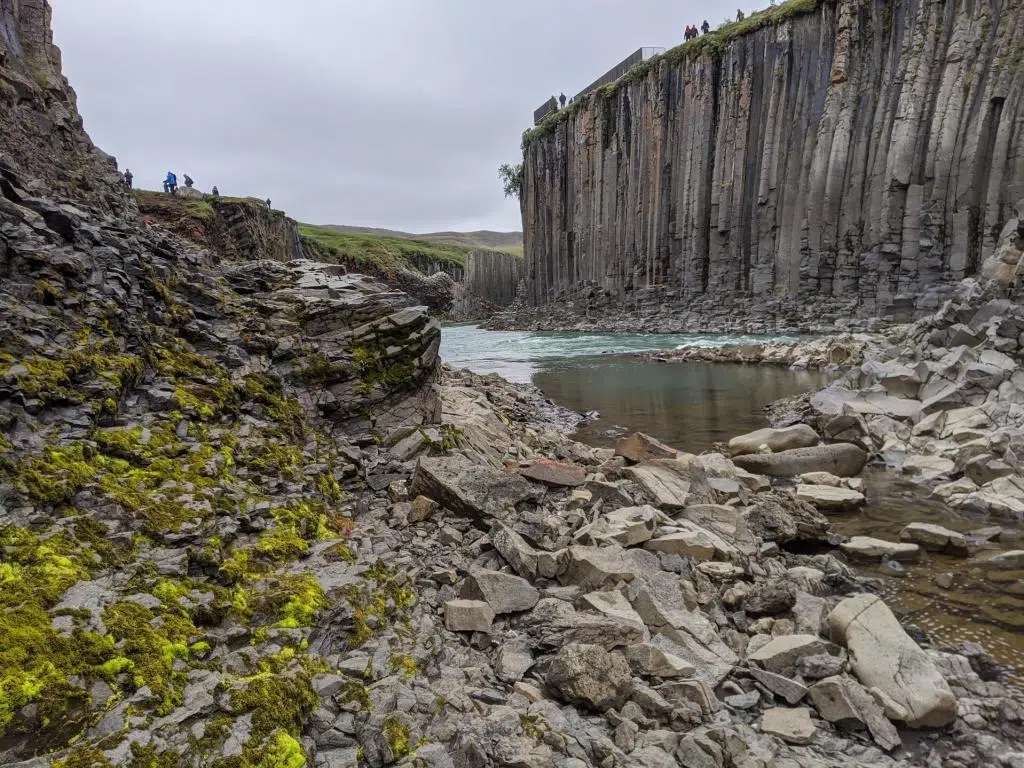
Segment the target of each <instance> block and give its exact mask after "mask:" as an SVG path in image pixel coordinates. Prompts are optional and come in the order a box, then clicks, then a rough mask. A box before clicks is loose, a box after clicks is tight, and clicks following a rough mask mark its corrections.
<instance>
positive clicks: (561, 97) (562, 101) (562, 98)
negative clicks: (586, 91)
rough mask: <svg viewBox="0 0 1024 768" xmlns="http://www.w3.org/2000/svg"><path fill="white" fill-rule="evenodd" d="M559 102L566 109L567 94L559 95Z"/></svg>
mask: <svg viewBox="0 0 1024 768" xmlns="http://www.w3.org/2000/svg"><path fill="white" fill-rule="evenodd" d="M558 103H559V104H561V105H562V109H565V94H564V93H563V94H560V95H559V97H558Z"/></svg>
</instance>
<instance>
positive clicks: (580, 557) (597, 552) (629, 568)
mask: <svg viewBox="0 0 1024 768" xmlns="http://www.w3.org/2000/svg"><path fill="white" fill-rule="evenodd" d="M660 567H661V566H660V564H659V563H658V558H657V556H656V555H653V554H651V553H650V552H644V551H643V550H639V549H629V550H625V549H622V548H620V547H584V546H573V547H570V548H569V566H568V568H567V569H566V571H565V573H564V574H562V576H560V577H559V580H560V581H561V582H562V583H563V584H575V585H576V586H579V587H582V588H584V589H600V588H601V587H604V586H605V585H608V584H616V583H618V582H620V581H632V580H633V578H634V577H635V576H636V574H637V573H639V572H641V571H642V570H644V569H645V568H654V569H660Z"/></svg>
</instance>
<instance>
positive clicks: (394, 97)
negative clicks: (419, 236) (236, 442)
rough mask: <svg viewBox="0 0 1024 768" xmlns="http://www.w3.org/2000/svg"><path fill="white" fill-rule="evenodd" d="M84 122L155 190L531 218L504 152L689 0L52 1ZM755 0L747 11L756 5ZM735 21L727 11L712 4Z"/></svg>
mask: <svg viewBox="0 0 1024 768" xmlns="http://www.w3.org/2000/svg"><path fill="white" fill-rule="evenodd" d="M52 4H53V5H54V27H55V36H56V42H57V43H58V44H59V45H60V46H61V47H62V49H63V51H64V64H65V72H66V73H67V75H68V76H69V78H70V79H71V82H72V84H73V85H74V86H75V88H76V90H77V91H78V94H79V107H80V109H81V111H82V113H83V115H84V117H85V119H86V128H87V129H88V130H89V131H90V133H91V135H92V137H93V139H94V140H95V141H96V142H97V144H99V145H100V146H101V147H102V148H103V149H105V150H106V151H108V152H110V153H112V154H114V155H115V156H117V157H118V160H119V162H120V164H121V166H122V167H130V168H132V170H133V172H134V173H135V175H136V178H137V179H138V181H139V183H140V184H141V185H143V186H147V187H149V188H156V187H158V186H159V182H160V180H161V179H162V177H163V174H164V173H165V172H166V171H167V170H168V169H169V168H170V169H173V170H175V171H177V172H179V173H182V172H187V173H189V174H190V175H192V176H193V177H194V178H195V179H196V182H197V184H198V185H199V186H200V187H201V188H207V189H208V188H209V187H210V186H211V185H212V184H217V185H218V186H219V188H220V189H221V190H222V191H223V192H225V193H226V194H253V195H257V196H260V197H263V196H269V197H271V198H272V199H273V201H274V204H275V206H279V207H282V208H284V209H285V210H287V211H288V212H289V213H290V214H291V215H293V216H295V217H296V218H299V219H301V220H304V221H313V222H320V223H349V224H361V225H368V226H385V227H392V228H396V229H407V230H414V231H427V230H440V229H457V228H463V229H467V228H480V227H487V228H492V229H519V228H520V219H519V211H518V206H517V205H516V204H515V203H514V202H513V201H507V200H505V199H504V198H503V197H502V194H501V189H500V186H499V183H498V180H497V176H496V172H497V166H498V165H499V164H500V163H503V162H510V161H516V160H517V159H518V158H519V141H520V136H521V133H522V131H523V130H524V129H525V128H528V127H529V124H530V120H531V116H532V113H533V110H534V109H535V108H536V107H537V106H539V105H540V103H541V102H542V101H544V100H545V99H546V98H547V97H548V96H550V95H552V94H555V95H557V94H558V92H559V91H564V92H565V93H566V94H567V95H571V94H572V93H574V92H575V91H576V90H578V89H580V88H582V87H583V86H584V85H586V83H588V82H590V81H592V80H593V79H594V78H596V77H597V76H598V75H600V74H601V73H602V72H604V71H605V70H606V69H608V68H609V67H611V66H612V65H614V64H615V63H616V62H617V61H618V60H619V59H621V58H622V57H624V56H626V55H627V54H629V53H630V52H631V51H632V50H635V49H636V48H638V47H640V46H641V45H665V46H670V45H674V44H675V43H677V42H678V41H679V39H680V38H681V35H682V28H683V27H684V26H685V25H686V24H687V23H699V22H700V21H702V20H703V18H704V15H705V14H704V12H703V11H702V10H701V8H702V6H703V7H704V8H708V7H710V4H709V3H703V4H702V3H699V2H692V1H687V0H684V1H683V2H669V0H647V1H646V2H644V1H643V0H636V1H634V2H629V1H628V0H559V1H558V2H551V1H550V0H546V1H542V0H521V1H520V2H501V3H498V2H493V1H487V0H431V1H430V2H423V1H421V0H376V1H375V2H373V3H366V2H359V3H354V2H349V1H348V0H346V1H345V2H335V1H334V0H295V2H292V3H281V2H280V0H273V1H271V0H217V2H209V1H208V0H145V2H139V1H138V0H89V1H88V2H82V1H81V0H52ZM747 10H749V9H747ZM707 15H708V17H709V20H710V21H711V23H712V24H717V23H718V22H720V21H721V20H722V18H721V17H723V16H724V15H725V13H724V12H723V11H722V10H721V6H719V7H718V10H716V11H714V12H708V14H707Z"/></svg>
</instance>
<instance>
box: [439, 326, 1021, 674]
mask: <svg viewBox="0 0 1024 768" xmlns="http://www.w3.org/2000/svg"><path fill="white" fill-rule="evenodd" d="M783 338H785V337H778V336H776V337H755V336H735V335H711V334H705V335H688V334H599V333H558V332H519V331H484V330H482V329H480V328H479V327H478V326H476V325H473V324H458V325H449V326H445V328H444V329H443V331H442V335H441V357H442V359H443V360H444V362H446V363H448V364H450V365H453V366H456V367H460V368H468V369H470V370H472V371H474V372H477V373H497V374H499V375H501V376H502V377H504V378H506V379H508V380H509V381H514V382H518V383H532V384H533V385H535V386H536V387H538V388H539V389H540V390H541V391H542V392H543V393H544V394H545V396H547V397H548V398H549V399H551V400H552V401H553V402H554V403H556V404H557V405H560V406H563V407H565V408H569V409H571V410H574V411H578V412H581V413H590V412H596V414H595V415H594V417H593V418H590V419H588V420H587V421H585V422H584V423H583V424H582V425H581V426H580V428H579V430H578V432H577V433H576V435H575V437H576V439H578V440H580V441H581V442H585V443H588V444H590V445H598V446H611V445H614V444H615V442H616V440H618V439H619V438H620V437H622V436H623V435H624V434H628V433H629V432H632V431H636V430H639V431H642V432H646V433H648V434H650V435H652V436H654V437H657V438H658V439H660V440H662V441H664V442H666V443H668V444H670V445H672V446H673V447H676V448H679V449H680V450H684V451H688V452H692V453H700V452H702V451H706V450H709V449H711V448H712V447H713V446H714V445H715V444H716V443H721V442H726V441H728V440H729V438H731V437H734V436H736V435H739V434H743V433H745V432H750V431H752V430H755V429H758V428H760V427H763V426H767V420H766V417H765V415H764V407H765V406H766V405H768V404H769V403H771V402H773V401H775V400H778V399H780V398H783V397H788V396H790V395H795V394H800V393H802V392H808V391H812V390H816V389H820V388H821V387H824V386H826V385H827V384H828V383H829V379H830V375H829V374H826V373H822V372H808V371H791V370H788V369H785V368H782V367H776V366H746V365H735V364H707V363H668V364H664V363H657V362H650V361H647V360H644V359H641V358H640V357H638V356H636V355H635V354H634V353H637V352H649V351H657V350H665V349H674V348H676V347H678V346H680V345H699V346H721V345H725V344H735V343H741V342H751V341H767V340H781V339H783ZM865 480H866V494H867V497H868V503H867V505H866V506H865V508H864V509H863V510H861V511H859V512H856V513H850V514H842V515H832V516H830V518H831V520H832V523H833V527H834V528H835V530H836V531H837V532H839V533H842V534H844V535H846V536H854V535H867V536H877V537H880V538H885V539H889V540H892V541H898V540H899V533H900V530H901V529H902V528H903V526H904V525H906V524H907V523H910V522H915V521H917V522H931V523H936V524H939V525H943V526H945V527H947V528H951V529H953V530H957V531H962V532H967V531H970V530H973V529H976V528H979V527H981V526H983V525H985V524H986V523H985V521H980V520H972V519H969V518H966V517H963V516H961V515H959V514H957V513H955V512H953V511H952V510H950V509H949V508H948V507H946V506H944V505H942V504H939V503H936V502H934V501H932V500H930V499H928V498H927V496H926V492H925V491H924V490H923V489H921V488H920V487H919V486H916V485H913V484H912V483H909V482H906V481H904V480H902V479H901V478H900V477H899V476H896V475H894V474H893V473H892V472H889V471H886V470H883V469H869V470H868V471H867V472H866V473H865ZM1003 528H1004V531H1005V535H1004V539H1005V540H1006V541H1007V542H1008V543H1013V542H1019V541H1020V539H1019V537H1020V535H1021V533H1022V532H1021V530H1020V529H1014V528H1012V527H1008V526H1006V525H1003ZM860 571H861V572H862V573H864V574H865V575H869V576H872V577H876V578H878V579H880V580H881V584H882V590H881V591H882V594H883V595H884V596H885V597H886V599H887V600H888V601H890V603H891V604H892V605H893V606H894V607H896V608H898V609H902V610H903V612H904V616H905V618H906V619H908V620H909V621H911V622H913V623H916V624H917V625H918V626H920V627H921V628H922V629H924V630H926V631H927V632H929V633H931V634H933V635H934V636H935V637H936V638H937V639H938V640H939V642H946V643H950V644H954V643H960V642H964V641H968V640H970V641H975V642H978V643H980V644H981V645H982V646H984V647H985V649H986V650H987V651H989V653H991V654H992V655H993V656H995V657H996V658H997V659H998V660H999V661H1000V662H1002V663H1004V664H1008V665H1012V666H1015V667H1017V669H1018V674H1020V672H1021V671H1024V596H1022V595H1021V594H1019V592H1020V586H1019V585H1017V584H1003V583H999V582H994V581H990V580H988V579H986V578H985V577H983V576H981V575H979V574H977V572H976V570H974V569H971V568H970V567H969V565H968V561H966V560H964V559H963V558H955V557H946V556H942V555H935V554H928V555H926V557H925V558H924V559H923V560H922V561H921V562H919V563H915V564H908V565H907V566H906V573H905V574H904V575H903V576H902V577H900V578H897V577H894V576H892V575H890V574H889V573H888V572H885V571H883V570H882V569H881V568H880V567H877V568H876V567H873V566H863V567H861V568H860ZM947 575H951V576H952V579H953V585H952V588H944V587H940V586H939V585H938V582H940V581H943V580H944V578H946V577H947ZM1018 679H1020V678H1018Z"/></svg>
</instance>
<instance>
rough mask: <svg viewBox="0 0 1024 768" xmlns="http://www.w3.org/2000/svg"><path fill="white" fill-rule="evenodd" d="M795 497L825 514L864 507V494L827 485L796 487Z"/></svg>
mask: <svg viewBox="0 0 1024 768" xmlns="http://www.w3.org/2000/svg"><path fill="white" fill-rule="evenodd" d="M796 497H797V498H798V499H800V501H806V502H807V503H808V504H811V505H812V506H814V507H815V508H816V509H820V510H823V511H826V512H850V511H852V510H855V509H858V508H859V507H862V506H864V501H865V499H864V494H863V493H860V492H858V491H852V490H850V489H849V488H836V487H833V486H829V485H798V486H797V488H796Z"/></svg>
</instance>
